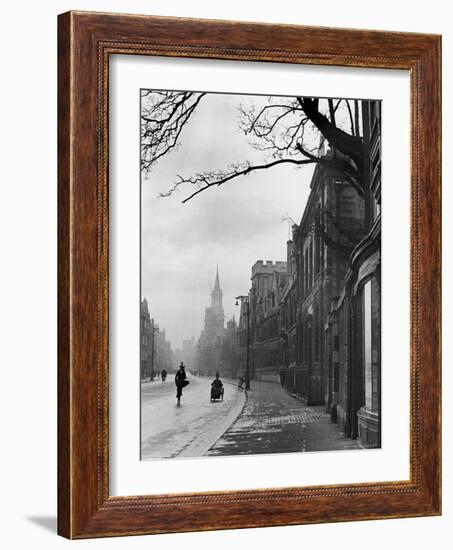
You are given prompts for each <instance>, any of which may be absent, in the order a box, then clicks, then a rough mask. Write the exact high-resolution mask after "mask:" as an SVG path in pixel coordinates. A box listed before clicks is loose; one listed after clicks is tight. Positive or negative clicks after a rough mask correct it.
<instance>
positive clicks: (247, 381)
mask: <svg viewBox="0 0 453 550" xmlns="http://www.w3.org/2000/svg"><path fill="white" fill-rule="evenodd" d="M239 300H240V301H241V304H247V362H246V368H245V389H246V390H249V389H250V300H249V297H248V296H236V305H237V306H238V305H239Z"/></svg>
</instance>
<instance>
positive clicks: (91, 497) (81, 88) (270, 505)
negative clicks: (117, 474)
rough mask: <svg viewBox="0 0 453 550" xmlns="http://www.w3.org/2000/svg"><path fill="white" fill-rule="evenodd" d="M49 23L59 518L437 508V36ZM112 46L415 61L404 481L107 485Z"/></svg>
mask: <svg viewBox="0 0 453 550" xmlns="http://www.w3.org/2000/svg"><path fill="white" fill-rule="evenodd" d="M58 24H59V26H58V31H59V32H58V47H59V61H58V69H59V76H58V89H59V103H58V116H59V123H58V152H59V163H58V195H59V198H58V208H59V215H58V237H59V240H58V254H59V275H58V293H59V311H58V328H59V343H58V402H59V418H58V438H59V442H58V532H59V533H60V534H61V535H63V536H65V537H68V538H87V537H101V536H115V535H131V534H146V533H162V532H178V531H198V530H208V529H228V528H241V527H259V526H269V525H290V524H302V523H318V522H332V521H352V520H363V519H378V518H394V517H410V516H427V515H438V514H440V513H441V465H440V463H441V369H440V354H441V351H440V346H441V332H440V322H441V305H440V304H441V302H440V299H441V257H440V254H441V253H440V250H441V248H440V245H441V235H440V224H441V218H440V215H441V208H440V207H441V173H440V170H441V119H440V111H441V82H440V79H441V76H440V75H441V70H440V63H441V38H440V37H439V36H434V35H427V34H412V33H393V32H376V31H364V30H343V29H341V30H340V29H332V28H322V27H319V28H314V27H303V26H292V25H264V24H256V23H238V22H232V21H208V20H195V19H179V18H166V17H149V16H135V15H113V14H102V13H87V12H69V13H65V14H63V15H60V16H59V21H58ZM110 54H124V55H128V54H139V55H151V56H152V55H160V56H162V55H164V56H176V57H193V58H216V59H231V60H249V61H250V60H252V61H275V62H285V63H303V64H318V65H342V66H349V67H380V68H386V69H406V70H408V71H410V81H411V92H410V93H411V337H410V341H411V375H410V376H411V412H410V415H411V432H410V433H411V449H410V472H411V474H410V481H400V482H383V483H364V484H352V485H334V486H319V487H292V488H286V489H262V490H251V491H227V492H209V493H194V494H169V495H158V496H146V495H144V496H134V497H111V496H109V489H108V487H109V484H108V479H109V470H108V453H109V450H108V439H109V435H108V433H109V424H108V410H109V403H108V385H109V367H108V349H109V348H108V295H109V290H108V280H109V278H108V238H109V236H108V216H109V209H108V78H109V64H108V60H109V55H110Z"/></svg>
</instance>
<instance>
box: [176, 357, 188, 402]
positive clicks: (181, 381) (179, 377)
mask: <svg viewBox="0 0 453 550" xmlns="http://www.w3.org/2000/svg"><path fill="white" fill-rule="evenodd" d="M188 383H189V381H188V380H187V374H186V368H185V367H184V363H183V362H182V361H181V364H180V365H179V369H178V371H177V372H176V375H175V384H176V399H177V400H178V405H179V404H180V402H181V396H182V389H183V388H185V387H186V386H187V384H188Z"/></svg>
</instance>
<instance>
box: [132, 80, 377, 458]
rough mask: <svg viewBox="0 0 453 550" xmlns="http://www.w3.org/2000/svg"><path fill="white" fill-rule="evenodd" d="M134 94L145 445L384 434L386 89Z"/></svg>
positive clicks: (221, 451) (279, 447)
mask: <svg viewBox="0 0 453 550" xmlns="http://www.w3.org/2000/svg"><path fill="white" fill-rule="evenodd" d="M137 107H138V109H137V111H138V110H139V116H140V175H141V181H140V188H141V220H140V224H141V225H140V234H141V303H140V304H139V311H140V366H139V368H140V394H141V417H140V430H141V442H140V449H141V453H140V456H141V459H142V460H152V459H168V458H194V457H219V456H235V455H257V454H275V453H294V452H323V451H354V450H360V449H379V448H380V447H381V417H382V415H381V109H382V104H381V101H380V100H377V99H372V100H371V99H363V98H336V97H334V98H332V97H310V96H305V95H299V96H269V95H247V94H227V93H218V92H205V91H185V90H158V89H156V90H154V89H141V90H140V95H139V97H138V98H137ZM384 261H385V260H384ZM137 310H138V304H137Z"/></svg>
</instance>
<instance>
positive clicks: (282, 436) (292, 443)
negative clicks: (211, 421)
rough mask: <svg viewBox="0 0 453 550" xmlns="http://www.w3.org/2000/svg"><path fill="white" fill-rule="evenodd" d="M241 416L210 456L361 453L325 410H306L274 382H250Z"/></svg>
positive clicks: (304, 406)
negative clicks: (328, 452)
mask: <svg viewBox="0 0 453 550" xmlns="http://www.w3.org/2000/svg"><path fill="white" fill-rule="evenodd" d="M250 385H251V389H250V390H248V391H247V392H246V394H247V397H246V402H245V405H244V408H243V409H242V412H241V414H240V415H239V416H238V418H237V419H236V421H235V422H234V423H233V424H232V425H231V426H230V428H229V429H228V430H227V431H226V432H225V433H224V434H223V436H222V437H221V438H220V439H219V440H218V441H217V442H216V443H215V444H214V445H213V446H212V447H211V448H210V449H209V451H208V453H207V455H209V456H221V455H240V454H268V453H290V452H301V451H302V452H303V451H334V450H335V451H338V450H348V449H359V445H358V443H357V442H356V441H354V440H351V439H349V438H346V437H345V436H344V434H343V433H342V432H341V431H340V429H339V428H338V426H337V424H334V423H332V422H331V421H330V416H329V415H328V414H327V413H326V412H325V411H324V407H322V406H319V407H307V406H306V405H304V404H303V403H302V402H300V401H299V400H297V399H295V398H294V397H292V396H291V395H289V394H288V393H286V392H285V391H284V390H283V389H282V388H281V386H280V385H278V384H275V383H273V382H257V381H255V380H252V381H251V382H250Z"/></svg>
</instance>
